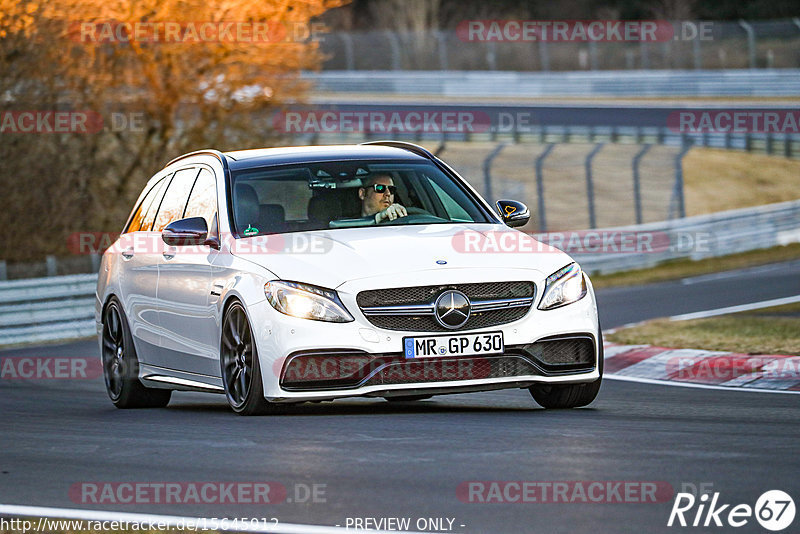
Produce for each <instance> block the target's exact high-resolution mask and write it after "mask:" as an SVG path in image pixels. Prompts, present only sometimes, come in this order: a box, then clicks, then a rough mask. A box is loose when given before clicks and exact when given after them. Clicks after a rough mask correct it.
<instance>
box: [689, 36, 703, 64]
mask: <svg viewBox="0 0 800 534" xmlns="http://www.w3.org/2000/svg"><path fill="white" fill-rule="evenodd" d="M692 52H693V53H694V68H695V70H700V69H702V68H703V57H702V54H701V50H700V36H699V35H695V36H694V39H693V40H692Z"/></svg>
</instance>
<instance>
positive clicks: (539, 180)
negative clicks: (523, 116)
mask: <svg viewBox="0 0 800 534" xmlns="http://www.w3.org/2000/svg"><path fill="white" fill-rule="evenodd" d="M555 146H556V145H555V144H554V143H550V144H549V145H547V147H546V148H545V149H544V151H542V153H541V154H539V156H538V157H537V158H536V203H537V205H538V209H539V231H540V232H546V231H547V219H546V217H545V208H544V169H543V167H544V160H545V158H546V157H547V156H549V155H550V152H552V150H553V148H554V147H555Z"/></svg>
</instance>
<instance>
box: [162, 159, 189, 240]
mask: <svg viewBox="0 0 800 534" xmlns="http://www.w3.org/2000/svg"><path fill="white" fill-rule="evenodd" d="M195 176H197V169H182V170H180V171H178V172H176V173H175V176H174V177H173V178H172V182H170V184H169V187H168V188H167V192H166V193H165V194H164V200H162V201H161V206H160V207H159V208H158V215H157V216H156V222H155V224H154V225H153V231H154V232H161V231H162V230H163V229H164V228H166V226H167V225H168V224H169V223H171V222H172V221H177V220H178V219H180V218H181V217H183V210H184V208H185V207H186V200H187V199H188V198H189V192H190V191H191V190H192V185H194V178H195Z"/></svg>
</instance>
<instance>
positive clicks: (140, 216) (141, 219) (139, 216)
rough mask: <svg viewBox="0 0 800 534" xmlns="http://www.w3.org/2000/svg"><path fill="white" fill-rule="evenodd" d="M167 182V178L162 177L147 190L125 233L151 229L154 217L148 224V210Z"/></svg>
mask: <svg viewBox="0 0 800 534" xmlns="http://www.w3.org/2000/svg"><path fill="white" fill-rule="evenodd" d="M165 182H166V178H162V179H161V180H159V181H158V182H156V184H155V185H154V186H153V187H151V188H150V191H148V192H147V195H145V197H144V199H142V202H141V203H140V204H139V207H138V208H136V212H135V213H134V214H133V217H132V218H131V223H130V224H129V225H128V228H127V229H126V230H125V233H128V232H138V231H140V230H149V229H150V226H151V225H152V224H153V219H150V222H149V223H148V224H145V218H146V216H147V212H148V210H149V209H150V208H151V205H152V204H153V199H154V198H156V195H157V194H158V192H159V191H161V189H162V188H163V187H164V183H165Z"/></svg>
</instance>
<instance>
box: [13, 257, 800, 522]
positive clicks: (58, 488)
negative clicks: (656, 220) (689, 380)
mask: <svg viewBox="0 0 800 534" xmlns="http://www.w3.org/2000/svg"><path fill="white" fill-rule="evenodd" d="M797 266H798V264H797V262H794V263H786V264H781V265H776V266H771V267H767V268H758V269H750V270H745V271H739V272H737V273H729V274H726V275H717V276H714V277H706V278H694V279H689V280H685V281H682V282H681V281H678V282H671V283H667V284H657V285H651V286H643V287H639V288H632V289H614V290H606V291H601V292H599V293H598V297H599V303H600V309H601V316H602V320H603V326H604V327H605V328H610V327H614V326H619V325H621V324H624V323H628V322H631V321H636V320H642V319H645V318H649V317H654V316H665V315H673V314H679V313H687V312H693V311H700V310H704V309H709V308H714V307H720V306H728V305H731V304H743V303H748V302H754V301H757V300H766V299H770V298H777V297H783V296H789V295H795V294H798V293H800V277H798V276H797V273H798V269H797ZM97 353H98V349H97V345H96V343H94V342H79V343H71V344H67V345H50V346H42V347H30V348H24V349H15V350H7V351H3V352H0V357H9V356H66V357H81V356H87V355H92V356H94V355H96V354H97ZM798 415H800V396H798V395H786V394H767V393H753V392H742V391H719V390H708V389H695V388H683V387H667V386H660V385H650V384H638V383H630V382H621V381H616V380H606V381H604V385H603V388H602V390H601V392H600V395H599V397H598V399H597V400H596V401H595V402H594V403H593V404H592V405H591V406H590V407H588V408H585V409H580V410H571V411H545V410H542V409H538V408H537V407H536V405H535V404H534V402H533V400H532V399H531V397H530V395H529V394H528V392H527V391H524V390H510V391H500V392H488V393H478V394H466V395H451V396H443V397H434V399H432V400H429V401H424V402H418V403H404V404H390V403H387V402H385V401H382V400H348V401H337V402H334V403H325V404H310V405H303V406H299V407H296V408H294V409H292V410H290V411H289V413H288V414H286V415H281V416H268V417H260V418H242V417H237V416H235V415H233V414H232V413H231V412H230V411H229V410H228V408H227V406H226V404H225V400H224V398H223V397H222V396H219V395H217V396H214V395H203V394H195V393H176V394H175V395H174V396H173V401H172V402H171V403H170V405H169V407H168V408H166V409H157V410H139V411H122V410H116V409H115V408H114V407H113V406H112V404H111V403H110V401H109V400H108V398H107V397H106V395H105V392H104V389H103V385H102V380H101V379H95V380H71V381H68V380H62V381H59V380H49V381H44V380H42V381H36V382H33V381H16V380H0V425H1V428H2V432H0V447H1V449H0V450H2V456H0V503H4V504H26V505H39V506H55V507H66V508H83V509H103V510H115V511H124V512H143V513H150V514H170V515H181V516H205V517H220V518H221V517H248V518H263V517H266V518H272V517H274V518H277V519H278V520H279V521H281V522H290V523H304V524H318V525H341V526H345V525H347V524H351V525H352V524H353V520H354V518H376V519H379V518H389V517H397V518H409V519H410V528H411V529H412V530H416V529H417V527H418V525H417V521H418V520H419V519H420V518H424V519H427V518H447V519H450V520H452V521H453V523H452V527H451V528H452V530H451V531H452V532H469V533H473V532H486V533H496V532H509V533H516V532H570V533H576V532H658V531H673V530H688V531H700V530H702V529H700V528H687V529H678V528H677V527H672V528H668V527H667V526H666V525H667V520H668V518H669V515H670V510H671V509H672V504H673V496H674V493H675V492H678V491H681V489H682V488H683V487H684V486H685V485H689V484H691V485H694V486H700V485H701V484H706V486H705V487H706V489H708V488H711V491H713V492H719V493H720V495H719V503H720V504H731V505H736V504H740V503H744V504H748V505H750V506H753V505H755V503H756V500H757V499H758V497H759V496H760V495H761V494H762V493H763V492H765V491H767V490H771V489H780V490H783V491H785V492H787V493H788V494H789V495H791V496H793V497H794V499H795V501H796V502H798V504H800V501H798V498H800V478H799V477H798V476H797V475H798V473H800V458H798V455H797V450H798V449H797V443H798V438H800V430H798V424H797V420H798ZM264 481H268V482H277V483H279V484H281V485H283V486H284V487H285V488H286V489H287V492H288V493H287V501H286V502H282V503H278V504H269V505H264V504H244V503H240V504H233V505H232V504H214V503H212V504H192V503H189V504H148V503H138V504H123V503H110V504H109V503H106V504H93V503H91V502H83V500H82V499H81V497H80V492H78V493H74V489H75V488H76V487H77V486H76V485H77V484H80V483H84V482H92V483H98V484H100V485H102V484H114V483H118V482H138V483H170V482H181V483H201V482H264ZM470 481H483V482H484V488H487V489H489V488H491V487H492V485H491V484H490V483H489V482H490V481H531V482H534V481H535V482H542V483H545V484H543V485H542V486H538V487H539V488H544V487H550V488H553V487H555V486H553V485H552V484H553V483H557V482H560V481H577V482H580V483H582V487H584V488H588V487H589V485H590V484H591V483H592V482H594V481H601V482H603V483H604V484H605V482H606V481H616V482H625V481H627V482H630V483H633V484H630V485H629V486H631V487H641V486H637V484H640V483H643V482H648V483H649V482H652V483H656V484H658V487H659V488H667V489H668V490H669V491H668V494H667V495H666V498H665V497H664V496H663V495H662V494H661V493H660V492H659V493H657V494H656V500H657V501H658V502H655V503H654V502H625V503H619V502H612V503H586V502H579V501H580V499H579V498H578V499H577V501H573V502H559V503H539V502H529V503H502V504H498V503H477V502H464V501H463V500H462V499H459V497H462V498H463V497H464V494H460V493H457V490H458V488H459V487H462V488H463V487H464V486H463V483H465V482H470ZM548 484H550V485H548ZM709 484H710V486H709ZM314 485H317V491H318V494H317V498H316V502H311V501H313V500H314V499H313V498H312V499H306V496H307V492H306V489H307V488H310V487H313V486H314ZM84 487H85V486H84ZM98 487H103V486H98ZM494 487H501V486H497V485H496V486H494ZM502 487H507V486H502ZM573 487H574V486H570V488H573ZM603 487H605V488H608V487H609V486H608V485H607V484H605V485H604V486H603ZM70 488H73V493H72V494H71V493H70ZM320 491H324V494H321V493H319V492H320ZM539 491H542V490H541V489H540V490H539ZM484 495H487V496H488V493H484ZM510 495H511V497H512V498H515V497H514V496H515V495H516V494H513V493H512V494H510ZM540 495H541V493H540ZM607 495H609V498H611V499H612V500H613V499H614V492H613V491H612V492H609V493H607ZM622 495H623V498H624V493H623V494H622ZM573 496H574V495H573ZM464 500H467V499H466V498H465V499H464ZM630 500H632V501H636V500H637V499H636V498H631V499H630ZM289 501H291V502H289ZM298 501H300V502H298ZM696 511H697V506H695V507H694V508H693V509H692V510H691V513H687V515H686V517H687V519H689V520H693V518H694V513H695V512H696ZM726 513H727V512H726ZM721 517H722V520H723V521H724V520H725V518H726V515H725V514H723V515H722V516H721ZM348 518H349V520H348ZM448 524H449V523H448V521H447V520H445V521H444V525H445V527H446V526H447V525H448ZM798 524H800V519H796V520H795V523H794V525H793V526H792V527H790V528H789V529H787V530H786V532H789V531H792V529H795V530H794V531H796V527H797V525H798ZM420 525H422V523H420ZM462 525H463V526H462ZM422 526H424V525H422ZM428 530H430V531H438V532H443V531H447V530H444V529H442V528H439V529H438V530H436V529H430V528H429V529H428ZM711 530H713V531H716V532H719V531H728V530H731V528H730V527H726V528H724V529H720V528H716V529H711ZM736 530H737V531H738V532H766V531H765V530H763V529H762V528H761V527H760V526H759V525H758V523H757V522H756V520H755V519H754V518H750V520H749V522H748V524H747V525H746V526H745V527H743V528H740V529H736Z"/></svg>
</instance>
